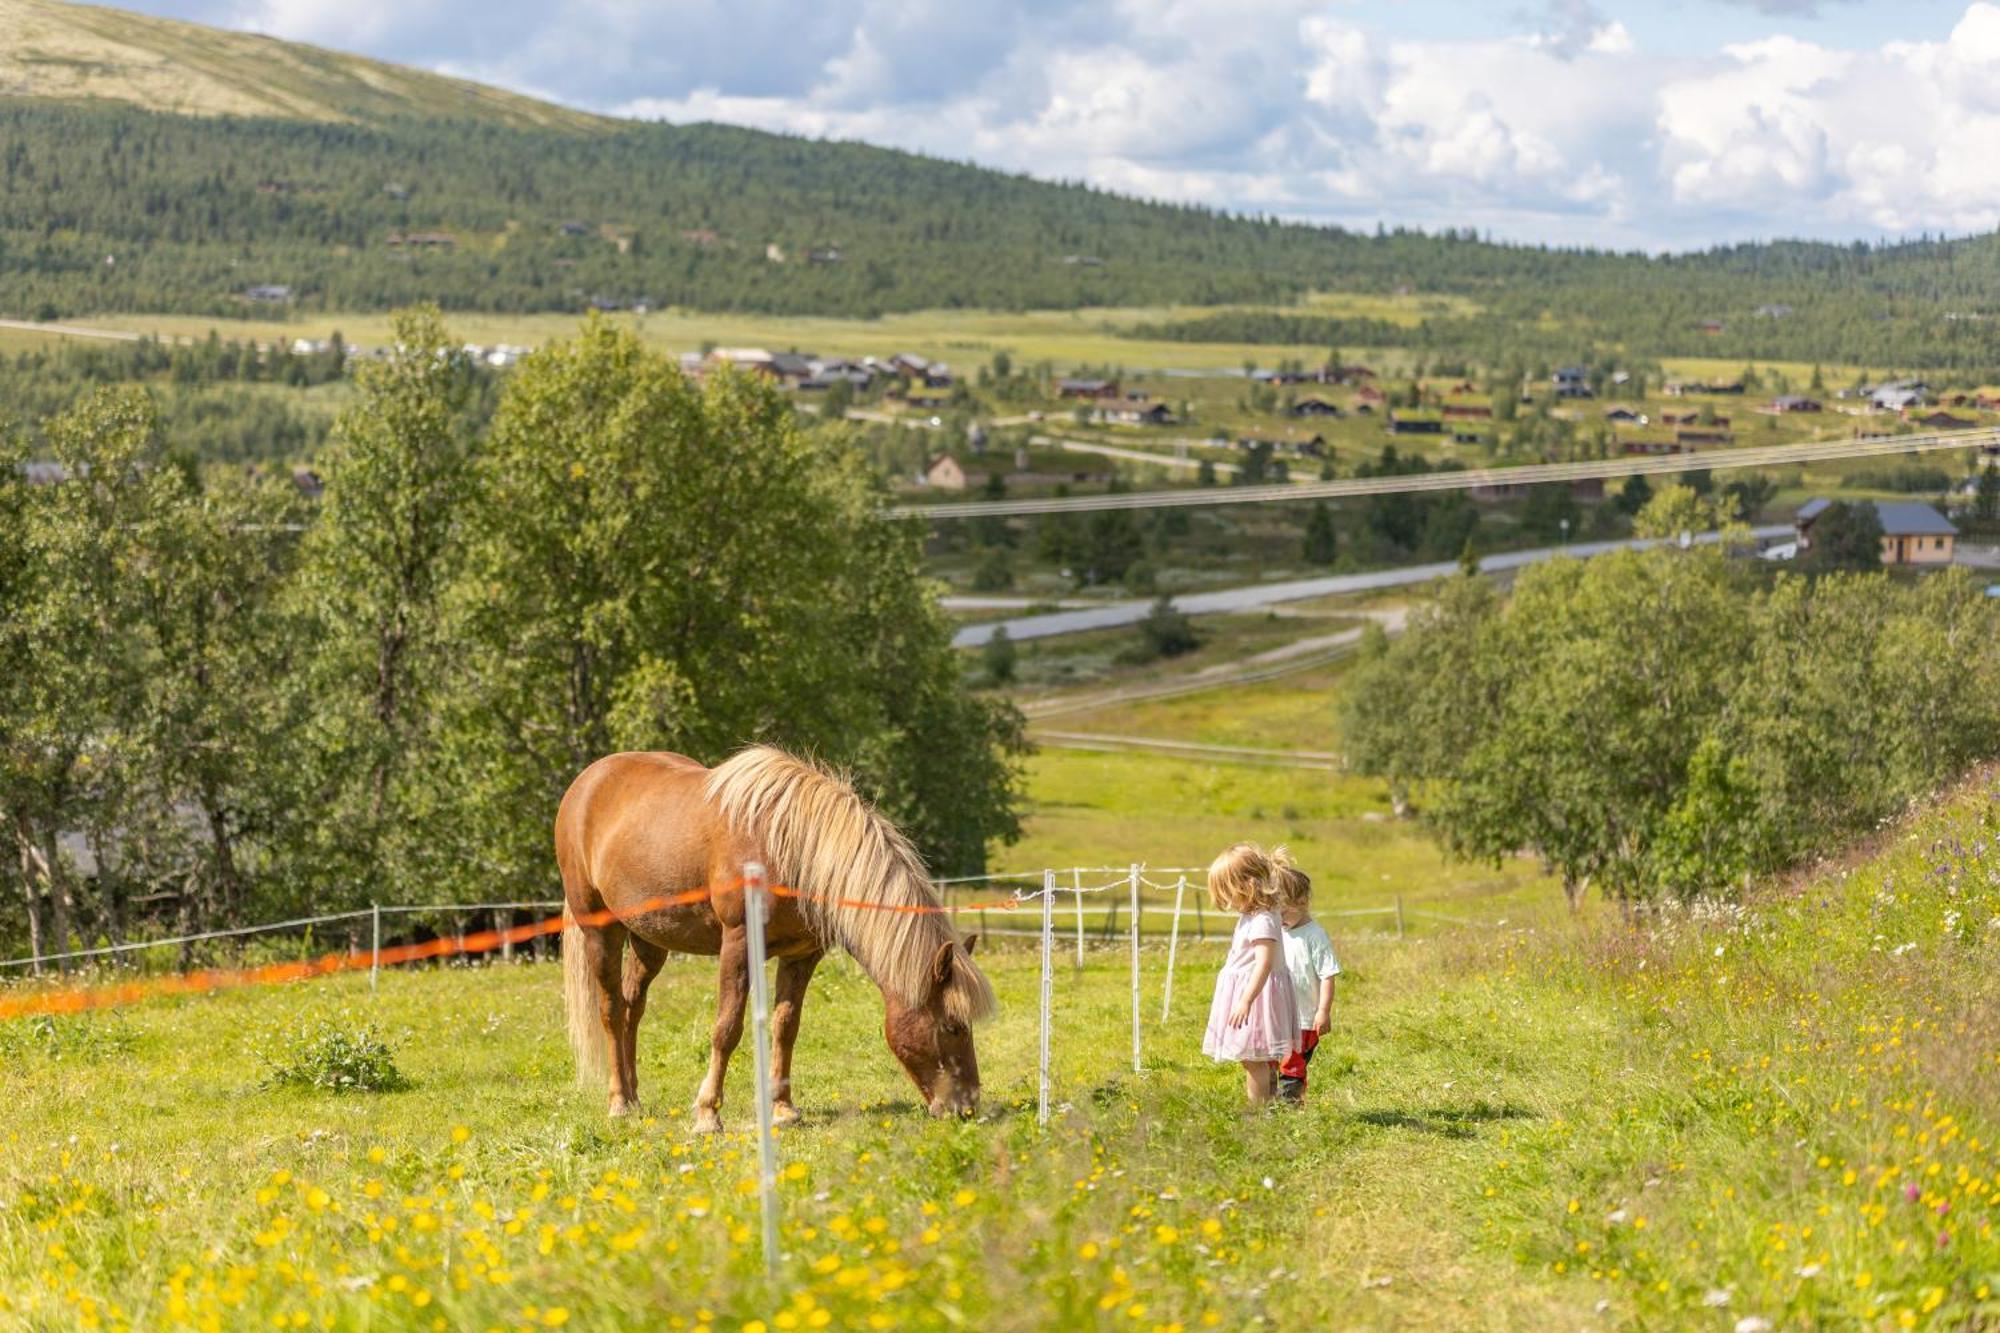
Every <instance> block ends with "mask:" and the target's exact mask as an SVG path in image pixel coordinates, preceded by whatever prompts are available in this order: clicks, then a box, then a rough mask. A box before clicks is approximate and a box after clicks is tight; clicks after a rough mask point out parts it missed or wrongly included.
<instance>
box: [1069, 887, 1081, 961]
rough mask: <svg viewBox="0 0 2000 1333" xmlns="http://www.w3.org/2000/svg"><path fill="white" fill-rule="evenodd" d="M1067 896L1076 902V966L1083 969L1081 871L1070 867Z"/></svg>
mask: <svg viewBox="0 0 2000 1333" xmlns="http://www.w3.org/2000/svg"><path fill="white" fill-rule="evenodd" d="M1069 896H1070V897H1071V898H1072V899H1074V900H1075V902H1076V966H1077V970H1078V971H1079V972H1080V971H1082V970H1083V871H1082V870H1080V869H1077V868H1075V867H1072V868H1071V869H1070V872H1069Z"/></svg>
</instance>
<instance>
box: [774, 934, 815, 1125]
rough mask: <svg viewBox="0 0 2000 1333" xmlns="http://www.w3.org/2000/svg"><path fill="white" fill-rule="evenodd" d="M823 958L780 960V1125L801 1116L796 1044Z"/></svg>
mask: <svg viewBox="0 0 2000 1333" xmlns="http://www.w3.org/2000/svg"><path fill="white" fill-rule="evenodd" d="M823 957H825V955H824V954H817V953H809V954H806V955H805V956H804V957H802V958H786V959H782V960H781V961H780V962H779V963H778V997H777V1005H776V1007H775V1008H773V1009H772V1011H771V1119H772V1120H773V1121H774V1122H776V1123H777V1124H780V1125H790V1124H794V1123H796V1122H797V1121H798V1118H799V1108H798V1107H796V1106H794V1105H792V1043H794V1042H796V1041H797V1040H798V1039H799V1013H800V1011H801V1010H803V1009H804V1008H805V1003H806V985H807V983H808V982H810V981H811V980H812V974H813V969H814V968H816V967H818V966H819V960H820V959H821V958H823Z"/></svg>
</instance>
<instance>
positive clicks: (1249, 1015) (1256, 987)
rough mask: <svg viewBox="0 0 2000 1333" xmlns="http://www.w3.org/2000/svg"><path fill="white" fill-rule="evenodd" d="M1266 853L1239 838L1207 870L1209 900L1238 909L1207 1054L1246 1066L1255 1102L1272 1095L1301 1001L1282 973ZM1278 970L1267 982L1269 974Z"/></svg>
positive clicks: (1295, 1034)
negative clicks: (1273, 1081) (1276, 975)
mask: <svg viewBox="0 0 2000 1333" xmlns="http://www.w3.org/2000/svg"><path fill="white" fill-rule="evenodd" d="M1274 869H1275V867H1274V866H1273V864H1272V862H1271V858H1270V857H1268V856H1266V855H1265V854H1264V851H1263V850H1262V849H1261V848H1259V847H1258V846H1257V845H1256V844H1255V843H1249V842H1239V843H1237V844H1236V845H1235V846H1234V847H1231V848H1230V849H1229V850H1228V851H1226V852H1224V853H1223V854H1222V855H1220V856H1218V857H1216V858H1215V861H1214V863H1213V864H1212V865H1210V866H1209V868H1208V897H1209V901H1211V902H1213V903H1214V904H1215V908H1216V910H1217V911H1219V912H1234V913H1236V914H1237V921H1236V934H1235V936H1234V937H1233V938H1232V939H1231V940H1230V943H1229V961H1227V962H1225V963H1224V964H1223V965H1222V972H1221V974H1220V975H1219V976H1217V977H1216V979H1215V1001H1214V1003H1213V1004H1211V1005H1210V1006H1209V1008H1208V1033H1207V1035H1206V1036H1204V1037H1203V1038H1202V1042H1201V1049H1202V1053H1203V1054H1204V1055H1207V1056H1210V1057H1212V1058H1213V1059H1216V1060H1236V1061H1240V1062H1241V1063H1242V1065H1243V1074H1244V1079H1245V1086H1246V1087H1247V1088H1248V1091H1249V1094H1250V1103H1251V1105H1253V1106H1259V1105H1262V1104H1264V1103H1266V1102H1268V1101H1270V1100H1271V1096H1272V1080H1273V1078H1274V1076H1275V1074H1276V1071H1277V1068H1278V1063H1279V1062H1280V1061H1282V1060H1284V1059H1285V1058H1286V1057H1288V1056H1290V1055H1291V1053H1292V1048H1293V1047H1294V1046H1296V1045H1298V1040H1299V1012H1298V1000H1297V999H1296V998H1295V997H1294V995H1293V993H1292V986H1291V983H1290V981H1289V979H1288V978H1287V976H1286V975H1285V974H1284V971H1283V959H1284V926H1283V925H1282V924H1281V923H1280V922H1279V920H1278V898H1277V888H1276V884H1275V882H1274V878H1273V872H1274ZM1274 971H1275V972H1277V973H1278V977H1277V981H1276V982H1273V981H1272V973H1273V972H1274Z"/></svg>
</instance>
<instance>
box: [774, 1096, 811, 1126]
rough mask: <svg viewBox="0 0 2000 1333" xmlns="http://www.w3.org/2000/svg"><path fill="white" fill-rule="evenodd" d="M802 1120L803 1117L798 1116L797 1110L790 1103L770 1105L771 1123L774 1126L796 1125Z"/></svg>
mask: <svg viewBox="0 0 2000 1333" xmlns="http://www.w3.org/2000/svg"><path fill="white" fill-rule="evenodd" d="M803 1119H805V1117H804V1116H802V1115H800V1114H799V1108H798V1107H796V1106H794V1105H792V1104H791V1103H790V1102H773V1103H772V1104H771V1123H772V1124H774V1125H796V1124H798V1123H799V1121H801V1120H803Z"/></svg>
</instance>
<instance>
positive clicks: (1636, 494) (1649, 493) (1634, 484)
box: [1617, 472, 1653, 517]
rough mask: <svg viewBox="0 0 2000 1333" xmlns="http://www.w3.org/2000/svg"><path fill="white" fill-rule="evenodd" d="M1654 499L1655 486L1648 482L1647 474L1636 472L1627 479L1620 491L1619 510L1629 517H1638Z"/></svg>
mask: <svg viewBox="0 0 2000 1333" xmlns="http://www.w3.org/2000/svg"><path fill="white" fill-rule="evenodd" d="M1652 498H1653V484H1652V483H1651V482H1649V481H1647V480H1646V474H1645V473H1643V472H1635V473H1633V474H1632V475H1631V476H1629V477H1627V478H1626V479H1625V484H1624V486H1622V487H1621V488H1619V491H1618V502H1617V503H1618V508H1619V510H1620V511H1622V512H1623V513H1624V514H1626V515H1627V516H1628V517H1637V516H1638V513H1639V511H1640V510H1642V509H1644V508H1645V507H1646V505H1647V503H1648V502H1649V501H1651V500H1652Z"/></svg>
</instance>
